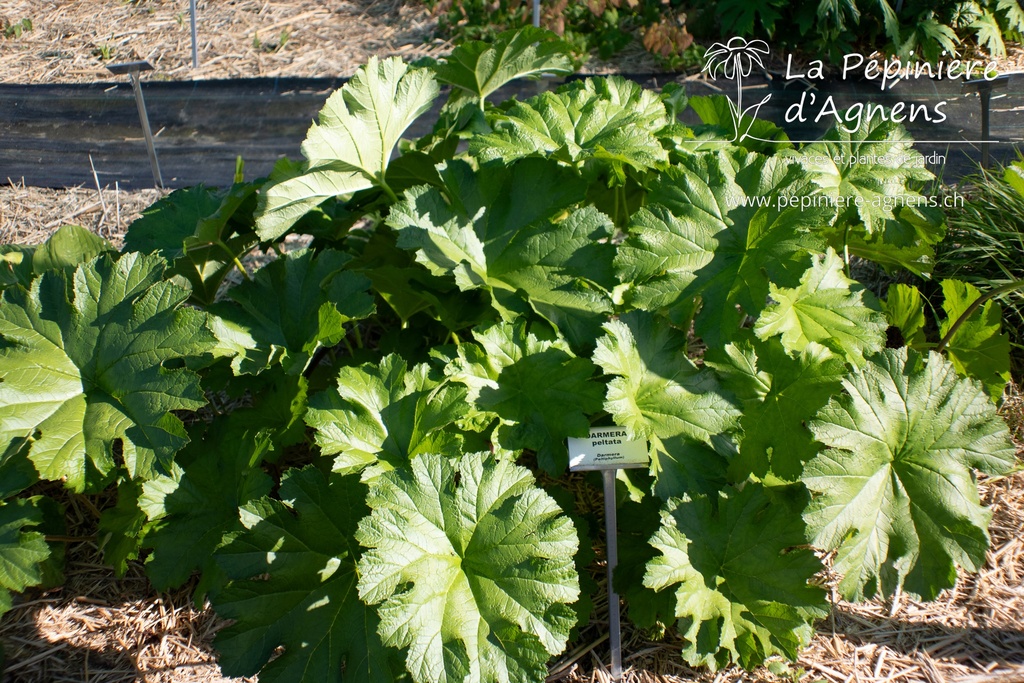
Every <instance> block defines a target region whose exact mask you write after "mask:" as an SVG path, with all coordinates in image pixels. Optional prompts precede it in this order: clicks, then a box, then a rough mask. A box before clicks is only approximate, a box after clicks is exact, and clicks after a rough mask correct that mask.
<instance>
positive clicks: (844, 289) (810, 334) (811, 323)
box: [754, 248, 887, 365]
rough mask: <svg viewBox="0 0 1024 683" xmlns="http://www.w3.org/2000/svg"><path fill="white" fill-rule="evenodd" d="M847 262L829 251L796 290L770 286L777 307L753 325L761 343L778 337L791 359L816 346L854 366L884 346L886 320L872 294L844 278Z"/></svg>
mask: <svg viewBox="0 0 1024 683" xmlns="http://www.w3.org/2000/svg"><path fill="white" fill-rule="evenodd" d="M843 267H844V264H843V260H842V259H841V258H840V257H839V255H838V254H836V253H835V252H834V251H832V249H831V248H829V250H828V251H827V252H826V253H825V255H824V256H823V257H821V258H818V257H816V256H812V257H811V267H810V268H808V269H807V271H806V272H804V275H803V277H801V278H800V285H799V286H798V287H794V288H788V287H777V286H776V285H775V284H774V283H772V284H771V285H770V294H769V296H770V297H771V299H772V300H773V301H774V303H772V304H770V305H769V306H768V307H767V308H765V309H764V311H762V313H761V315H760V316H759V317H758V319H757V322H756V323H755V324H754V334H756V335H757V336H758V338H759V339H762V340H763V339H768V338H769V337H772V336H775V335H780V336H781V339H782V346H783V347H784V348H785V349H786V351H788V352H789V353H800V352H801V351H803V350H804V349H806V348H807V346H808V344H811V343H818V344H821V345H823V346H825V347H827V348H829V349H831V350H832V351H835V352H836V353H839V354H842V355H844V356H845V357H846V359H847V360H848V361H849V362H851V363H853V364H854V365H863V364H864V356H866V355H871V354H872V353H875V352H877V351H880V350H881V349H882V347H883V346H885V329H886V327H887V325H886V322H885V318H884V317H883V316H882V314H881V312H880V311H879V306H878V301H877V300H876V299H875V297H874V295H873V294H871V292H869V291H867V290H865V289H864V288H863V287H861V286H860V285H859V284H857V282H856V281H854V280H851V279H850V278H848V277H846V275H845V273H844V272H843Z"/></svg>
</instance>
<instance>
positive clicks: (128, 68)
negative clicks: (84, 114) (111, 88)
mask: <svg viewBox="0 0 1024 683" xmlns="http://www.w3.org/2000/svg"><path fill="white" fill-rule="evenodd" d="M152 70H153V65H152V64H150V63H149V62H145V61H142V62H126V63H124V64H111V65H109V66H108V67H107V71H109V72H110V73H112V74H115V75H117V76H123V75H124V74H128V78H130V79H131V82H132V90H133V91H134V92H135V106H136V107H138V109H139V119H141V120H142V133H143V134H144V135H145V136H146V150H147V151H148V152H149V165H150V166H151V167H152V169H153V182H155V183H156V186H157V187H159V188H160V189H163V186H164V178H163V176H162V175H161V174H160V162H159V161H157V158H156V145H155V144H154V142H153V131H152V130H151V129H150V127H149V115H148V114H147V113H146V100H144V99H143V98H142V86H141V85H140V84H139V72H140V71H152Z"/></svg>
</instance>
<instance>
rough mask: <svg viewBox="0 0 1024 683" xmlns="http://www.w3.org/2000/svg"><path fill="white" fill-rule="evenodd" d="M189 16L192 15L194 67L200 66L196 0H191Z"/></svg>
mask: <svg viewBox="0 0 1024 683" xmlns="http://www.w3.org/2000/svg"><path fill="white" fill-rule="evenodd" d="M189 12H190V14H189V16H191V17H192V68H193V69H198V68H199V40H198V38H197V37H196V36H197V34H196V0H189Z"/></svg>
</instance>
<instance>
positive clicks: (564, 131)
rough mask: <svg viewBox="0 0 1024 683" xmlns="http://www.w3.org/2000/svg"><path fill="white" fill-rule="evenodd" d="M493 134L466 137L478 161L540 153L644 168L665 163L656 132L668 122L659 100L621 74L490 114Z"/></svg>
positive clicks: (574, 161)
mask: <svg viewBox="0 0 1024 683" xmlns="http://www.w3.org/2000/svg"><path fill="white" fill-rule="evenodd" d="M489 122H490V125H491V128H492V129H493V132H491V133H487V134H483V135H476V136H474V137H473V138H472V139H471V140H470V147H469V149H470V153H471V154H472V155H473V156H475V157H476V158H478V159H480V161H481V162H487V161H492V160H495V159H501V160H503V161H505V162H510V161H512V160H515V159H520V158H522V157H525V156H532V155H536V154H542V155H544V156H549V157H552V158H554V159H558V160H559V161H563V162H567V163H572V164H577V165H579V164H582V162H584V161H587V160H590V159H595V160H601V161H604V162H610V163H612V164H618V165H622V164H625V165H628V166H632V167H633V168H635V169H637V170H640V171H642V170H646V169H649V168H655V167H659V166H663V165H664V164H666V163H667V162H668V153H667V152H666V151H665V149H664V148H663V147H662V146H661V143H660V142H659V141H658V139H657V137H655V133H656V132H657V131H658V130H660V129H661V128H663V127H664V126H666V125H667V124H668V123H669V121H668V117H667V115H666V112H665V106H664V104H663V103H662V102H661V100H660V98H658V96H657V95H656V94H655V93H653V92H652V91H649V90H644V89H643V88H641V87H640V86H639V85H637V84H636V83H633V82H630V81H627V80H626V79H624V78H622V77H621V76H615V77H612V78H601V79H587V81H585V82H584V83H583V84H576V83H574V84H572V85H569V86H564V87H562V88H559V90H558V91H557V92H554V93H551V92H546V93H541V94H540V95H537V96H536V97H533V98H531V99H529V100H527V101H525V102H514V103H512V104H511V105H510V106H509V107H508V108H507V109H506V110H503V111H500V112H493V113H491V114H490V115H489Z"/></svg>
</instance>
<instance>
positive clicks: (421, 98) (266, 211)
mask: <svg viewBox="0 0 1024 683" xmlns="http://www.w3.org/2000/svg"><path fill="white" fill-rule="evenodd" d="M437 95H438V86H437V81H435V80H434V76H433V74H432V73H431V72H430V71H429V70H427V69H410V68H409V67H408V66H407V65H406V64H405V63H403V62H402V60H401V59H399V58H397V57H389V58H387V59H384V60H378V59H377V58H376V57H370V60H369V62H368V63H367V64H366V66H364V67H362V68H360V69H359V70H357V71H356V73H355V74H354V75H353V76H352V79H351V80H350V81H349V82H348V83H347V84H346V85H345V86H344V87H342V88H341V89H340V90H338V91H337V92H335V93H334V94H333V95H331V96H330V97H329V98H328V99H327V103H326V104H325V105H324V108H323V109H322V110H321V111H320V119H319V122H318V123H314V124H313V126H312V127H311V128H310V129H309V133H308V134H307V135H306V140H305V142H303V143H302V155H303V156H304V157H305V158H306V165H305V168H304V169H303V171H302V173H300V174H299V175H297V176H292V177H288V178H286V179H284V180H280V181H279V182H272V183H270V184H269V185H267V186H266V187H265V188H264V190H263V193H262V194H261V196H260V204H259V209H258V212H257V219H256V231H257V232H258V233H259V236H260V238H261V239H263V240H273V239H276V238H278V237H280V236H281V235H283V234H284V233H286V232H287V231H288V230H289V228H291V227H292V226H293V225H294V224H295V223H296V222H297V221H298V220H299V219H300V218H302V217H303V216H304V215H305V214H306V213H308V212H309V211H311V210H312V209H313V208H315V207H316V206H317V205H319V204H321V203H322V202H324V201H325V200H327V199H329V198H331V197H336V196H339V195H347V194H351V193H353V192H356V191H358V190H365V189H367V188H370V187H375V186H376V187H381V186H383V183H384V174H385V172H386V171H387V167H388V162H389V160H390V158H391V154H392V152H393V151H394V148H395V145H397V144H398V140H399V139H400V138H401V136H402V133H404V132H405V129H406V128H408V127H409V125H410V124H411V123H412V122H413V121H414V120H415V119H416V118H418V117H419V116H420V114H422V113H424V112H425V111H427V109H429V108H430V105H431V104H432V103H433V101H434V98H436V97H437Z"/></svg>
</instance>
